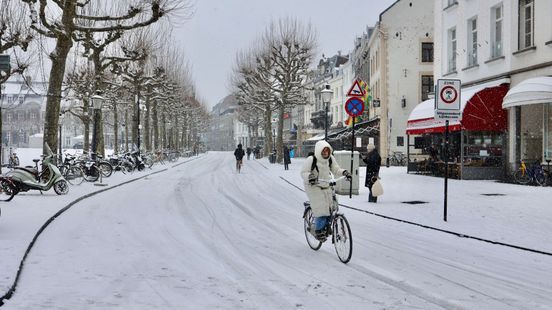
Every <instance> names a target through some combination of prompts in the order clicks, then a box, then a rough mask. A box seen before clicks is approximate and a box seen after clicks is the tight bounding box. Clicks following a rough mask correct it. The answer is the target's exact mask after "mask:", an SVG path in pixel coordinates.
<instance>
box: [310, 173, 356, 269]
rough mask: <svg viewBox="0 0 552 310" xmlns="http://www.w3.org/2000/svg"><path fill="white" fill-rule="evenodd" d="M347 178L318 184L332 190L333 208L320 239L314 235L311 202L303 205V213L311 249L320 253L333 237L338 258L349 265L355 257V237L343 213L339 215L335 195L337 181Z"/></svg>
mask: <svg viewBox="0 0 552 310" xmlns="http://www.w3.org/2000/svg"><path fill="white" fill-rule="evenodd" d="M343 178H345V177H344V176H343V177H340V178H338V179H331V180H320V179H319V180H318V182H323V183H327V184H329V185H330V188H331V189H332V197H333V199H332V206H331V210H330V211H331V213H330V218H329V220H328V222H327V224H326V227H324V229H323V232H324V233H323V235H322V237H321V238H320V237H319V238H317V236H316V235H315V233H314V215H313V214H312V209H311V206H310V201H306V202H304V203H303V205H304V206H305V211H304V212H303V219H304V229H305V237H306V239H307V244H308V245H309V247H310V248H311V249H313V250H315V251H318V249H320V247H321V246H322V243H324V242H325V241H326V240H327V239H328V237H329V236H332V238H331V240H332V243H333V245H334V247H335V251H336V253H337V257H338V258H339V260H340V261H341V262H342V263H345V264H346V263H348V262H349V261H350V260H351V256H352V255H353V237H352V235H351V227H350V226H349V222H348V221H347V218H345V215H344V214H343V213H339V203H338V201H337V195H336V193H335V185H336V184H337V181H339V180H341V179H343Z"/></svg>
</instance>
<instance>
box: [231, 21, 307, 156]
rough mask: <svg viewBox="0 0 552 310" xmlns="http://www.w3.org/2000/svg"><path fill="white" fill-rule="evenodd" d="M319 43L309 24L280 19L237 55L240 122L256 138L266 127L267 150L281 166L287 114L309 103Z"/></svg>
mask: <svg viewBox="0 0 552 310" xmlns="http://www.w3.org/2000/svg"><path fill="white" fill-rule="evenodd" d="M316 40H317V35H316V31H315V30H314V29H313V28H312V26H311V25H306V26H305V25H302V24H301V23H300V22H299V21H297V20H296V19H293V18H282V19H279V20H277V21H273V22H271V23H270V24H269V25H268V27H267V28H266V29H265V31H264V33H263V34H262V35H261V36H260V38H259V39H258V40H255V41H254V43H252V45H251V47H250V48H249V49H247V50H245V51H241V52H239V53H238V54H237V56H236V64H235V66H234V70H233V74H232V77H231V85H232V87H233V92H234V94H235V95H236V98H237V99H238V102H239V104H240V110H239V119H240V121H241V122H243V123H245V124H247V126H248V127H249V130H250V132H251V133H252V136H253V138H256V137H257V134H258V133H259V127H261V128H262V130H263V131H264V133H265V141H266V143H265V150H264V151H265V153H268V152H270V150H271V149H273V148H275V149H276V150H277V156H276V159H277V161H278V162H281V160H282V158H283V130H284V113H286V112H289V111H291V109H292V108H293V107H294V106H297V105H304V104H307V94H306V86H305V83H306V80H307V76H308V73H309V72H308V69H309V67H310V65H311V62H312V61H313V57H314V54H315V48H316V44H317V43H316ZM274 112H276V113H277V115H278V117H277V122H278V123H277V130H276V132H277V135H276V141H272V140H273V139H272V134H271V133H272V114H273V113H274ZM274 143H276V145H275V147H274Z"/></svg>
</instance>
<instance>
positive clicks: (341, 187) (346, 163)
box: [333, 151, 360, 195]
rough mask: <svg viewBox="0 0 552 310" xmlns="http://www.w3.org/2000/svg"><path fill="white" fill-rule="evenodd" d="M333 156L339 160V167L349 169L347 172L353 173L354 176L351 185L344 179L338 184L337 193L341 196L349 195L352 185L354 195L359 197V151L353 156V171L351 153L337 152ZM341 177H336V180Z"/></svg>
mask: <svg viewBox="0 0 552 310" xmlns="http://www.w3.org/2000/svg"><path fill="white" fill-rule="evenodd" d="M333 156H334V157H335V159H336V160H337V163H338V164H339V166H340V167H341V168H343V169H347V171H350V172H351V175H352V176H353V181H352V182H351V183H349V181H347V179H342V180H339V181H338V182H337V185H336V186H335V191H336V193H337V194H339V195H349V186H350V184H352V186H353V195H358V183H359V171H358V169H359V159H360V153H359V152H358V151H355V152H354V154H353V169H352V171H351V151H335V152H334V153H333ZM338 177H340V175H336V176H335V178H336V179H337V178H338Z"/></svg>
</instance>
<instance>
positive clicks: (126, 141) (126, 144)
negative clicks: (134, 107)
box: [125, 107, 129, 153]
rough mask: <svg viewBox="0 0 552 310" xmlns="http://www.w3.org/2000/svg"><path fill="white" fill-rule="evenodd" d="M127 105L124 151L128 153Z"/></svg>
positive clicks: (126, 110) (126, 111)
mask: <svg viewBox="0 0 552 310" xmlns="http://www.w3.org/2000/svg"><path fill="white" fill-rule="evenodd" d="M128 127H129V126H128V107H127V108H126V109H125V153H128Z"/></svg>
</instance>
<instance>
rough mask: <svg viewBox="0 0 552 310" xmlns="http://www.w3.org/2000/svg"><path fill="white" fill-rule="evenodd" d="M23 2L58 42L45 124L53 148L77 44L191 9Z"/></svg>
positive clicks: (134, 0) (166, 1)
mask: <svg viewBox="0 0 552 310" xmlns="http://www.w3.org/2000/svg"><path fill="white" fill-rule="evenodd" d="M22 1H23V2H26V3H27V4H28V5H29V9H30V11H31V21H32V26H31V27H32V28H33V29H34V30H35V31H37V32H38V33H40V34H41V35H43V36H45V37H48V38H51V39H53V40H54V41H55V48H54V51H53V52H51V53H50V54H49V57H50V59H51V61H52V68H51V71H50V77H49V85H48V98H47V104H46V121H45V123H44V140H45V142H47V143H48V144H49V145H50V146H51V147H53V148H55V147H56V145H57V138H58V137H57V123H58V117H59V110H60V100H61V90H62V83H63V79H64V75H65V64H66V60H67V56H68V54H69V52H70V50H71V48H72V47H73V43H74V42H75V41H76V40H82V39H83V38H86V36H87V35H89V34H90V33H106V34H107V35H108V36H109V35H110V34H111V35H112V36H115V35H116V34H117V33H120V32H125V31H128V30H132V29H136V28H140V27H146V26H148V25H151V24H153V23H155V22H157V21H158V20H159V19H161V18H162V17H164V16H167V15H168V14H169V13H171V12H176V11H178V10H180V9H182V8H186V7H187V3H184V4H182V3H183V2H182V1H177V0H125V1H123V2H121V1H113V2H110V1H101V2H91V1H90V0H66V1H57V0H55V1H47V0H22ZM98 3H99V4H98ZM123 6H124V7H123ZM98 12H99V13H98ZM94 13H96V14H94Z"/></svg>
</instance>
